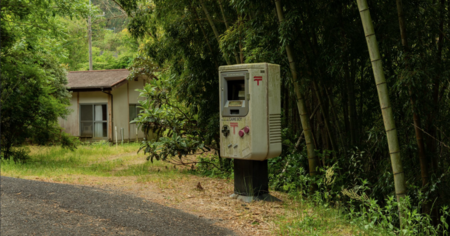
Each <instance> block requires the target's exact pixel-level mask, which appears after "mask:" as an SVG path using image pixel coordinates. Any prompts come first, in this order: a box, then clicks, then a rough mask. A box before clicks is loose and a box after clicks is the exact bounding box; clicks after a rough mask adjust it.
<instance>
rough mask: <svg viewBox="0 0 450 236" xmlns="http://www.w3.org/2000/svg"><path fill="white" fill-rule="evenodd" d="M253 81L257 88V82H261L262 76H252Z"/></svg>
mask: <svg viewBox="0 0 450 236" xmlns="http://www.w3.org/2000/svg"><path fill="white" fill-rule="evenodd" d="M253 81H256V82H257V83H258V84H257V85H258V86H259V81H262V76H253Z"/></svg>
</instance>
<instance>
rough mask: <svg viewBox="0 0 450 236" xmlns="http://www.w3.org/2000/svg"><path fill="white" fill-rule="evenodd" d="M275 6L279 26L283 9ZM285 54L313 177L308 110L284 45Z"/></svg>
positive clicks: (314, 164)
mask: <svg viewBox="0 0 450 236" xmlns="http://www.w3.org/2000/svg"><path fill="white" fill-rule="evenodd" d="M275 6H276V8H277V15H278V20H279V21H280V24H282V23H283V21H284V16H283V8H282V7H281V3H280V0H275ZM286 54H287V57H288V60H289V67H290V69H291V74H292V83H293V84H294V91H295V95H296V97H297V108H298V113H299V114H300V121H301V123H302V127H303V134H304V135H305V141H306V150H307V153H308V164H309V174H310V175H311V176H314V175H316V169H317V165H318V159H317V156H316V153H315V151H314V149H315V146H314V139H313V137H312V132H311V127H310V123H309V114H308V110H307V109H306V105H305V100H304V99H303V95H302V91H301V86H300V84H299V83H298V79H297V69H296V67H295V60H294V54H293V53H292V49H291V46H290V45H289V44H286Z"/></svg>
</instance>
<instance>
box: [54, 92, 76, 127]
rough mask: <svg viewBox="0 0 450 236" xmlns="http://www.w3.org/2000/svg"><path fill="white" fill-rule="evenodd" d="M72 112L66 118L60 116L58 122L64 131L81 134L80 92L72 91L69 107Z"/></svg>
mask: <svg viewBox="0 0 450 236" xmlns="http://www.w3.org/2000/svg"><path fill="white" fill-rule="evenodd" d="M68 109H69V111H70V114H68V115H67V117H66V118H65V119H63V118H58V123H59V125H60V126H61V128H63V131H64V132H66V133H68V134H70V135H72V136H79V135H80V122H78V109H79V108H78V93H72V97H71V98H70V106H69V107H68Z"/></svg>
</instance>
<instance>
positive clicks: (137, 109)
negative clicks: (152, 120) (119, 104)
mask: <svg viewBox="0 0 450 236" xmlns="http://www.w3.org/2000/svg"><path fill="white" fill-rule="evenodd" d="M131 106H135V109H136V118H137V117H138V116H139V110H141V111H142V110H143V109H142V108H138V106H141V104H139V103H129V104H128V123H130V122H131V121H133V120H134V119H131V117H130V108H131ZM130 124H131V123H130Z"/></svg>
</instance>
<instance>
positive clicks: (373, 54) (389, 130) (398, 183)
mask: <svg viewBox="0 0 450 236" xmlns="http://www.w3.org/2000/svg"><path fill="white" fill-rule="evenodd" d="M356 2H357V3H358V8H359V13H360V16H361V21H362V25H363V28H364V34H365V36H366V42H367V47H368V49H369V55H370V60H371V62H372V69H373V74H374V77H375V84H376V86H377V91H378V98H379V101H380V107H381V112H382V114H383V121H384V127H385V129H386V136H387V140H388V146H389V154H390V157H391V165H392V171H393V174H394V184H395V195H396V197H397V201H398V202H399V204H400V199H401V198H403V197H405V196H406V185H405V174H404V173H403V166H402V160H401V157H400V145H399V143H398V137H397V129H396V127H395V122H394V114H393V111H392V107H391V103H390V101H389V93H388V87H387V84H386V79H385V77H384V72H383V65H382V61H381V56H380V52H379V49H378V42H377V39H376V37H375V30H374V27H373V22H372V17H371V16H370V11H369V6H368V4H367V1H366V0H356ZM399 207H400V205H399ZM401 218H402V217H401V213H400V219H401ZM401 223H402V222H401Z"/></svg>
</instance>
